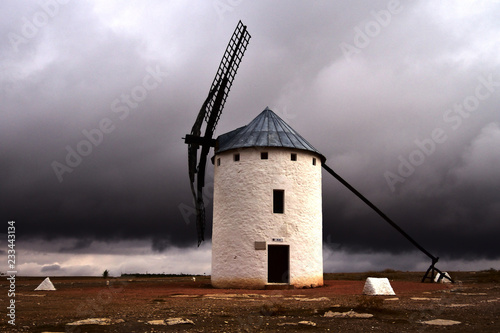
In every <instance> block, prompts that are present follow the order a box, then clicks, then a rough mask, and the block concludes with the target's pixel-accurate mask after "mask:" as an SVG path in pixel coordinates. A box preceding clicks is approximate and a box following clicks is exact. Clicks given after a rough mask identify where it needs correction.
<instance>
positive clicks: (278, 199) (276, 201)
mask: <svg viewBox="0 0 500 333" xmlns="http://www.w3.org/2000/svg"><path fill="white" fill-rule="evenodd" d="M284 212H285V190H273V213H275V214H283V213H284Z"/></svg>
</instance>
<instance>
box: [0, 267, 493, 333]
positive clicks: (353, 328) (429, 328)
mask: <svg viewBox="0 0 500 333" xmlns="http://www.w3.org/2000/svg"><path fill="white" fill-rule="evenodd" d="M367 276H379V277H388V278H389V279H390V281H391V285H392V287H393V289H394V291H395V293H396V296H365V295H362V290H363V286H364V283H365V279H366V277H367ZM421 276H422V274H420V273H405V272H393V271H391V272H385V273H373V272H372V273H358V274H325V286H324V287H320V288H314V289H289V290H240V289H231V290H229V289H214V288H212V287H211V286H210V278H209V277H205V276H197V277H196V281H193V280H192V278H191V277H187V276H184V277H155V278H152V277H124V278H110V279H108V280H104V279H103V278H97V277H90V278H86V277H68V278H51V280H52V282H53V283H54V285H55V287H56V288H57V290H56V291H36V292H35V291H34V289H35V288H36V286H37V285H38V284H39V283H40V282H41V281H42V280H43V278H34V277H29V278H28V277H24V278H22V277H21V278H20V277H18V278H17V280H16V296H15V300H16V312H15V316H16V317H15V323H16V325H15V326H12V325H10V324H8V320H10V318H8V317H7V316H6V311H8V309H6V306H8V302H9V299H10V298H9V297H8V296H7V290H8V289H9V288H8V284H7V281H6V280H5V279H4V281H2V283H1V284H2V286H4V287H6V288H3V290H4V291H5V292H4V295H3V296H1V297H0V299H1V300H2V304H4V306H3V309H5V310H4V313H5V315H3V319H2V322H1V325H0V330H1V331H2V332H185V331H186V332H302V331H308V332H367V331H370V332H372V331H374V332H438V331H439V332H442V331H450V332H472V331H477V332H500V321H499V319H498V318H499V317H500V285H499V273H498V272H497V271H486V272H477V273H476V272H469V273H463V272H458V273H453V274H452V277H454V278H455V279H456V280H457V282H456V283H454V284H437V283H420V282H417V281H419V278H420V277H421ZM106 281H109V285H107V283H106ZM350 310H353V311H355V312H357V313H368V314H372V315H373V317H371V318H361V319H360V318H332V317H325V316H324V315H325V313H327V312H328V311H332V312H341V313H342V312H347V311H350ZM89 318H107V319H108V320H111V322H112V323H111V324H110V325H97V324H89V325H80V326H73V325H68V324H69V323H73V322H76V321H78V320H83V319H89ZM169 318H183V319H186V320H190V321H191V323H185V324H177V325H171V326H169V325H153V324H151V323H148V322H150V321H154V320H156V321H159V320H160V321H161V320H167V319H169ZM433 319H446V320H453V321H456V322H460V323H459V324H455V325H453V326H434V325H429V324H425V323H423V322H425V321H428V320H433ZM161 323H162V322H161Z"/></svg>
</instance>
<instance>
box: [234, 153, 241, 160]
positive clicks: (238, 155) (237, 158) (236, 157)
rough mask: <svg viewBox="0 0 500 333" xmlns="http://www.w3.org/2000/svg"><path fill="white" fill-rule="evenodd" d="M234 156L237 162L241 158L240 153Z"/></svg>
mask: <svg viewBox="0 0 500 333" xmlns="http://www.w3.org/2000/svg"><path fill="white" fill-rule="evenodd" d="M233 158H234V161H235V162H238V161H239V160H240V154H234V155H233Z"/></svg>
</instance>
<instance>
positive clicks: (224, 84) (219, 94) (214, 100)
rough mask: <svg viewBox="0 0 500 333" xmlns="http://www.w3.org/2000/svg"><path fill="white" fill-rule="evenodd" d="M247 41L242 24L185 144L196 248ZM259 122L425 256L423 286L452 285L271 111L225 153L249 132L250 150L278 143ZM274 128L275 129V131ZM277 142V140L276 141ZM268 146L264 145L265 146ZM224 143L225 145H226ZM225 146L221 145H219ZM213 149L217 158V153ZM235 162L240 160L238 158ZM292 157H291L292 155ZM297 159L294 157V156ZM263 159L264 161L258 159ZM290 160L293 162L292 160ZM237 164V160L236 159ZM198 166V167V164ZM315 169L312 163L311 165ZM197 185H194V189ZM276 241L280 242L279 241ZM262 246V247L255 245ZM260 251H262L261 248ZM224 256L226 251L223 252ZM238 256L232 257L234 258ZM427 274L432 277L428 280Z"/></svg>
mask: <svg viewBox="0 0 500 333" xmlns="http://www.w3.org/2000/svg"><path fill="white" fill-rule="evenodd" d="M249 40H250V35H249V34H248V32H247V29H246V26H244V25H243V24H242V23H241V21H240V22H239V23H238V25H237V27H236V30H235V31H234V34H233V36H232V38H231V40H230V42H229V44H228V46H227V49H226V52H225V53H224V57H223V59H222V61H221V64H220V66H219V70H218V71H217V74H216V76H215V79H214V81H213V83H212V86H211V88H210V91H209V93H208V97H207V99H206V100H205V102H204V103H203V105H202V107H201V109H200V112H199V113H198V117H197V118H196V121H195V123H194V125H193V128H192V130H191V134H188V135H186V138H185V143H187V144H188V163H189V178H190V182H191V191H192V193H193V197H194V201H195V206H196V226H197V232H198V246H199V245H200V244H201V242H202V241H203V240H204V233H205V206H204V202H203V187H204V185H205V167H206V162H207V156H208V153H209V151H210V148H211V147H215V146H216V140H215V139H214V138H213V134H214V131H215V126H216V125H217V122H218V120H219V118H220V115H221V112H222V109H223V107H224V103H225V101H226V98H227V94H228V92H229V90H230V88H231V84H232V81H233V79H234V76H235V74H236V71H237V69H238V66H239V64H240V62H241V59H242V57H243V54H244V52H245V50H246V47H247V45H248V41H249ZM261 119H272V123H273V124H275V125H276V124H280V128H281V130H280V131H281V134H282V133H283V132H286V133H288V134H287V135H289V134H290V133H292V134H293V135H292V136H291V137H289V138H288V139H290V138H293V140H291V141H290V140H289V142H288V143H286V144H283V143H282V142H281V143H280V146H281V147H285V148H292V149H299V150H301V151H309V152H311V151H312V152H313V153H316V154H318V156H319V157H320V158H321V166H322V167H323V169H324V170H326V171H327V172H328V173H329V174H330V175H332V176H333V177H334V178H335V179H337V180H338V181H339V182H340V183H341V184H342V185H344V186H345V187H347V188H348V189H349V190H350V191H351V192H353V193H354V194H355V195H356V196H357V197H358V198H360V199H361V200H362V201H363V202H364V203H365V204H367V205H368V206H369V207H370V208H372V209H373V210H374V211H375V212H376V213H377V214H378V215H379V216H380V217H382V218H383V219H384V220H385V221H386V222H387V223H389V225H391V226H392V227H393V228H395V229H396V230H397V231H398V232H399V233H400V234H402V235H403V237H405V238H406V239H407V240H408V241H410V242H411V243H412V244H413V245H414V246H415V247H416V248H417V249H419V250H420V251H421V252H423V253H424V254H425V255H426V256H428V257H429V258H430V259H431V261H432V263H431V265H430V267H429V268H428V270H427V271H426V273H425V275H424V277H423V278H422V282H425V280H426V279H428V278H429V279H431V281H432V279H433V276H434V274H435V272H437V273H438V280H442V279H448V280H450V281H451V282H453V280H452V279H451V278H450V277H449V276H448V275H446V274H445V273H444V272H442V271H440V270H439V269H437V268H436V267H435V265H436V263H437V262H438V260H439V258H438V257H435V256H434V255H432V254H431V253H430V252H429V251H427V250H426V249H425V248H424V247H422V246H421V245H420V244H419V243H418V242H417V241H415V240H414V239H413V238H412V237H410V235H408V234H407V233H406V232H405V231H404V230H403V229H402V228H401V227H399V226H398V225H397V224H396V223H395V222H394V221H392V220H391V219H390V218H389V217H388V216H387V215H386V214H384V213H383V212H382V211H381V210H380V209H379V208H378V207H376V206H375V205H374V204H373V203H372V202H371V201H369V200H368V199H367V198H366V197H364V196H363V195H362V194H361V193H360V192H359V191H358V190H356V189H355V188H354V187H353V186H352V185H350V184H349V183H348V182H347V181H346V180H344V179H343V178H342V177H340V176H339V175H338V174H337V173H336V172H335V171H333V169H331V168H330V167H329V166H328V165H326V163H325V159H324V155H323V154H321V153H320V152H318V151H316V150H315V149H314V148H313V147H312V146H311V145H310V144H309V143H307V141H306V140H305V139H303V138H302V137H300V135H298V133H296V132H295V131H294V130H293V129H291V128H290V127H289V126H288V125H287V124H286V123H284V122H283V121H282V120H281V119H279V117H276V115H275V114H274V113H272V111H271V110H269V109H268V108H266V110H264V112H263V113H262V114H261V116H259V117H257V118H256V119H255V120H254V122H255V123H256V124H254V125H252V124H253V123H254V122H252V123H250V124H249V125H247V126H245V127H241V128H239V129H236V130H234V131H232V132H230V133H226V134H224V135H221V136H220V137H219V138H223V137H224V138H226V139H227V138H228V137H229V138H232V139H233V140H235V141H236V142H238V143H237V144H236V145H233V146H231V147H229V148H228V149H227V150H231V149H236V148H244V147H249V146H248V145H246V143H244V144H243V145H241V144H242V142H243V141H245V140H244V139H243V137H244V136H245V135H247V134H248V133H249V132H250V135H248V136H247V139H250V140H254V139H255V138H256V137H259V138H260V139H259V142H258V143H256V144H254V145H253V146H252V147H254V148H255V147H273V146H274V147H275V143H270V142H271V141H273V142H277V141H276V139H277V138H278V137H279V136H280V133H279V132H280V131H276V132H272V130H271V129H270V127H268V126H267V125H265V126H262V125H263V124H264V123H265V124H267V121H268V120H265V121H261ZM204 121H205V122H206V127H205V134H204V136H201V127H202V125H203V122H204ZM275 128H276V127H275ZM263 132H266V133H267V134H265V135H268V136H269V137H271V136H272V137H273V140H267V141H266V140H262V134H263ZM238 135H239V136H240V137H239V140H236V139H234V137H235V136H238ZM278 141H279V140H278ZM264 142H267V143H264ZM226 143H227V142H226ZM222 145H224V143H222ZM200 147H201V153H200V155H199V162H198V150H199V149H200ZM221 151H222V150H221V143H220V142H219V145H218V152H221ZM218 152H217V149H216V154H217V153H218ZM265 154H266V155H265V156H266V157H265V159H267V152H265ZM236 155H238V160H239V154H236ZM292 155H294V154H293V153H292ZM295 155H296V154H295ZM261 158H263V157H261ZM292 160H293V159H292ZM235 161H236V159H235ZM197 163H198V164H197ZM313 164H314V165H315V160H314V162H313ZM195 183H196V185H195ZM282 200H283V199H282ZM278 239H279V238H278ZM257 243H261V244H257ZM259 246H262V242H255V249H256V250H257V249H258V247H259ZM264 247H265V246H264ZM260 249H262V248H260ZM226 252H227V251H226ZM236 257H237V256H235V258H236ZM429 273H431V275H430V277H429Z"/></svg>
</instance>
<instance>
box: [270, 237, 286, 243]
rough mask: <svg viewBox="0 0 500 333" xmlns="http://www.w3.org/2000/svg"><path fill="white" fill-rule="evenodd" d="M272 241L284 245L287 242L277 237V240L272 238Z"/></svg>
mask: <svg viewBox="0 0 500 333" xmlns="http://www.w3.org/2000/svg"><path fill="white" fill-rule="evenodd" d="M272 241H273V242H278V243H283V242H284V241H285V239H284V238H281V237H275V238H272Z"/></svg>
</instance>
